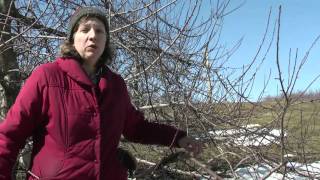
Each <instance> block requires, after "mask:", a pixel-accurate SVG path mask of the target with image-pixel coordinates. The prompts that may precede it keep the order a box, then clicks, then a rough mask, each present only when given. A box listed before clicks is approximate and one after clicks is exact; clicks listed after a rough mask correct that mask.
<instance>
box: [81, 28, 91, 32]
mask: <svg viewBox="0 0 320 180" xmlns="http://www.w3.org/2000/svg"><path fill="white" fill-rule="evenodd" d="M80 31H81V32H88V31H89V29H88V28H83V29H80Z"/></svg>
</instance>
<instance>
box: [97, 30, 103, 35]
mask: <svg viewBox="0 0 320 180" xmlns="http://www.w3.org/2000/svg"><path fill="white" fill-rule="evenodd" d="M96 32H97V33H99V34H101V33H104V30H102V29H97V30H96Z"/></svg>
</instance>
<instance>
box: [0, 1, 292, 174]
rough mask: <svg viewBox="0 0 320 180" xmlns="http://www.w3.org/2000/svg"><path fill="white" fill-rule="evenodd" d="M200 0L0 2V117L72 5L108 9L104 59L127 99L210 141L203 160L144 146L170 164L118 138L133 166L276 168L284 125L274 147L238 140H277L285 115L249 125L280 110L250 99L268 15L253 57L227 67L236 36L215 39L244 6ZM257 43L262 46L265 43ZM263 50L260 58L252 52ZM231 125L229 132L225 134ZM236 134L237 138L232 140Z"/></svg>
mask: <svg viewBox="0 0 320 180" xmlns="http://www.w3.org/2000/svg"><path fill="white" fill-rule="evenodd" d="M203 3H204V1H202V0H162V1H159V0H105V1H103V0H82V1H81V0H16V1H13V0H0V5H1V8H0V10H1V14H0V28H1V29H0V31H1V36H0V64H1V66H0V77H1V78H0V85H1V86H2V88H3V91H1V92H3V95H4V96H3V102H4V103H3V104H2V107H1V109H2V110H4V111H3V112H2V114H1V115H2V116H4V114H5V112H6V110H7V109H8V108H9V107H10V106H11V104H12V103H13V101H14V99H15V96H16V95H17V92H18V91H19V87H20V84H21V83H23V80H24V79H25V78H26V77H28V75H29V74H30V73H31V71H32V70H33V69H34V68H35V67H36V66H37V65H39V64H41V63H45V62H49V61H53V60H54V59H55V57H56V56H57V55H58V50H59V44H60V43H61V42H62V41H63V40H64V37H65V36H66V28H67V22H68V18H69V15H70V14H71V13H72V12H73V11H74V10H75V9H76V8H77V7H79V6H98V7H100V8H102V9H105V12H106V15H107V16H108V17H109V20H110V27H111V42H112V43H113V47H114V49H115V53H116V59H115V62H114V63H113V64H112V65H111V66H112V68H113V69H115V70H116V71H117V72H119V73H120V74H121V75H122V76H123V77H124V79H125V80H126V82H127V85H128V87H129V90H130V92H131V95H132V101H133V103H134V104H135V105H136V106H137V107H138V108H139V109H140V110H142V111H144V113H145V115H146V116H147V117H148V119H150V120H151V121H157V122H160V123H168V124H172V125H175V126H177V127H179V128H182V129H185V130H187V132H188V133H189V134H190V135H192V136H195V137H197V138H199V139H200V140H203V141H205V142H206V143H207V145H208V148H207V150H206V152H205V153H204V157H201V158H200V159H194V158H187V159H183V158H182V159H181V158H177V157H176V156H170V154H172V153H173V154H175V153H176V152H174V150H170V151H168V150H163V149H162V148H159V147H154V146H151V147H149V148H147V147H145V149H147V151H148V153H149V154H157V157H164V158H163V159H166V158H167V157H174V158H175V160H172V161H176V160H179V161H181V164H179V163H178V165H175V166H174V167H170V165H169V164H165V163H163V162H165V161H163V159H162V160H159V159H152V158H151V159H146V158H148V157H147V156H145V154H144V153H143V152H142V151H139V150H138V147H137V146H136V145H135V144H131V143H124V144H123V146H125V147H127V148H129V149H131V150H133V151H135V152H134V154H135V155H136V157H137V158H139V159H140V160H139V162H140V163H141V164H144V166H143V167H144V168H143V169H142V170H140V171H139V173H140V174H142V175H144V176H143V177H148V176H151V177H152V176H153V177H159V176H160V173H157V171H160V170H159V167H164V168H162V170H163V171H165V172H166V173H163V171H162V176H164V174H166V175H167V178H169V177H170V173H173V174H180V175H183V176H186V177H190V178H192V177H210V176H211V177H216V178H217V176H215V175H216V173H219V174H220V175H221V176H222V175H227V174H228V175H230V176H233V177H236V176H237V175H236V174H235V172H234V171H235V169H236V168H238V167H240V166H242V165H243V164H254V163H257V162H267V163H268V164H269V165H271V166H272V167H274V171H281V172H283V171H282V170H281V168H283V166H284V164H285V160H284V159H283V157H284V154H285V152H284V149H285V148H284V145H285V144H286V143H288V142H285V139H284V130H285V127H284V126H282V127H283V128H282V131H281V132H283V133H282V135H281V138H282V139H281V143H280V144H281V147H280V148H279V149H281V150H282V153H281V154H280V155H276V154H274V152H271V153H270V152H268V151H267V150H266V148H265V146H263V145H262V146H260V147H259V146H246V145H245V144H244V143H245V138H250V137H254V138H256V139H257V138H262V139H266V138H267V137H266V136H267V135H271V136H274V138H273V139H270V141H274V142H279V141H280V140H279V138H277V137H275V135H272V134H271V133H270V132H271V131H272V128H275V127H279V121H278V120H279V119H281V118H282V119H285V116H274V117H275V118H274V119H271V121H270V123H268V124H267V125H264V126H263V127H259V128H252V127H251V126H250V123H251V122H252V120H255V119H256V118H257V116H258V115H259V112H260V111H262V110H263V111H265V110H268V111H270V112H271V113H275V114H278V115H281V113H282V115H284V114H285V111H286V110H287V109H284V108H282V109H281V108H277V107H276V106H271V107H269V106H268V107H266V106H265V104H262V103H260V101H262V99H259V100H258V101H257V102H251V101H250V100H249V96H250V92H251V91H252V86H253V85H254V80H255V75H256V72H258V70H259V68H260V66H261V65H262V64H263V61H264V59H265V56H266V54H268V53H269V50H270V48H271V45H272V43H273V42H274V41H273V39H272V40H270V41H269V42H267V40H266V36H267V33H270V32H271V34H272V33H275V32H276V31H275V29H274V30H272V29H271V30H270V27H273V26H272V25H269V20H270V18H269V19H268V23H267V28H266V32H265V35H264V36H263V38H262V41H261V45H260V46H258V49H257V56H255V57H254V58H253V59H252V63H251V64H249V65H247V66H245V67H241V68H239V69H233V68H228V67H227V66H226V63H227V62H228V61H230V59H231V57H232V54H233V52H235V51H236V49H237V48H238V47H239V46H240V44H241V39H240V40H239V42H238V43H237V44H235V45H234V46H233V48H231V49H227V48H226V47H225V46H224V45H223V43H221V42H220V35H221V31H222V29H223V25H224V24H223V20H224V18H225V16H227V15H228V14H229V13H232V12H233V11H234V10H236V9H237V8H241V3H242V2H238V1H231V0H222V1H219V0H210V4H211V6H210V7H205V6H204V4H203ZM273 36H274V34H273ZM263 45H267V48H266V49H265V50H264V51H263V49H262V46H263ZM260 54H262V58H261V59H259V58H257V57H258V55H260ZM250 71H251V73H249V72H250ZM252 72H253V73H252ZM296 74H297V73H296ZM296 74H294V75H296ZM279 79H280V80H281V77H280V78H279ZM292 87H293V86H292ZM0 95H1V94H0ZM284 95H285V93H284ZM261 97H263V92H262V93H261ZM280 122H281V121H280ZM230 130H235V131H234V133H232V134H228V133H225V132H228V131H230ZM239 137H244V139H242V140H238V138H239ZM239 141H242V142H240V145H238V144H239ZM241 143H242V144H241ZM28 147H30V145H29V144H28ZM267 149H268V148H267ZM174 158H173V159H174ZM151 161H153V162H151ZM166 162H168V161H166ZM18 170H19V167H18ZM23 172H25V170H23ZM138 175H139V174H138Z"/></svg>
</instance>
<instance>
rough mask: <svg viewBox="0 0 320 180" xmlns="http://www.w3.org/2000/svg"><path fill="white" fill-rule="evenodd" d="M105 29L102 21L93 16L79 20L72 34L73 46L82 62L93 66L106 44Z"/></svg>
mask: <svg viewBox="0 0 320 180" xmlns="http://www.w3.org/2000/svg"><path fill="white" fill-rule="evenodd" d="M106 33H107V32H106V29H105V26H104V24H103V23H102V21H100V20H99V19H97V18H95V17H88V18H86V19H85V20H80V24H79V27H78V29H77V31H76V32H75V33H74V35H73V40H74V47H75V49H76V50H77V52H78V53H79V55H80V56H81V57H82V59H83V60H84V63H85V64H87V65H90V66H93V67H94V66H95V65H96V63H97V61H98V59H99V58H100V56H101V55H102V53H103V51H104V48H105V45H106V40H107V36H106Z"/></svg>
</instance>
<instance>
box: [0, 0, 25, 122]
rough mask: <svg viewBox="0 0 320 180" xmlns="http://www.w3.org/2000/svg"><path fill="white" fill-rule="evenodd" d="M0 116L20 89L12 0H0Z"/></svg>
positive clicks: (12, 101)
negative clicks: (13, 34)
mask: <svg viewBox="0 0 320 180" xmlns="http://www.w3.org/2000/svg"><path fill="white" fill-rule="evenodd" d="M0 6H1V7H0V12H1V14H2V15H0V45H1V46H0V86H2V91H3V93H0V102H2V103H1V104H0V106H1V107H0V108H1V111H0V113H1V114H0V116H1V117H3V116H4V115H5V113H6V112H7V111H8V109H9V108H10V106H11V105H12V104H13V103H14V101H15V98H16V96H17V94H18V92H19V89H20V78H19V70H18V69H19V66H18V63H17V54H16V53H15V52H14V49H13V43H12V41H9V42H8V40H9V39H10V38H12V35H11V21H12V20H11V19H10V17H12V16H13V15H14V13H16V12H15V11H16V9H15V7H14V3H13V1H12V0H0ZM1 95H2V96H1Z"/></svg>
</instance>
